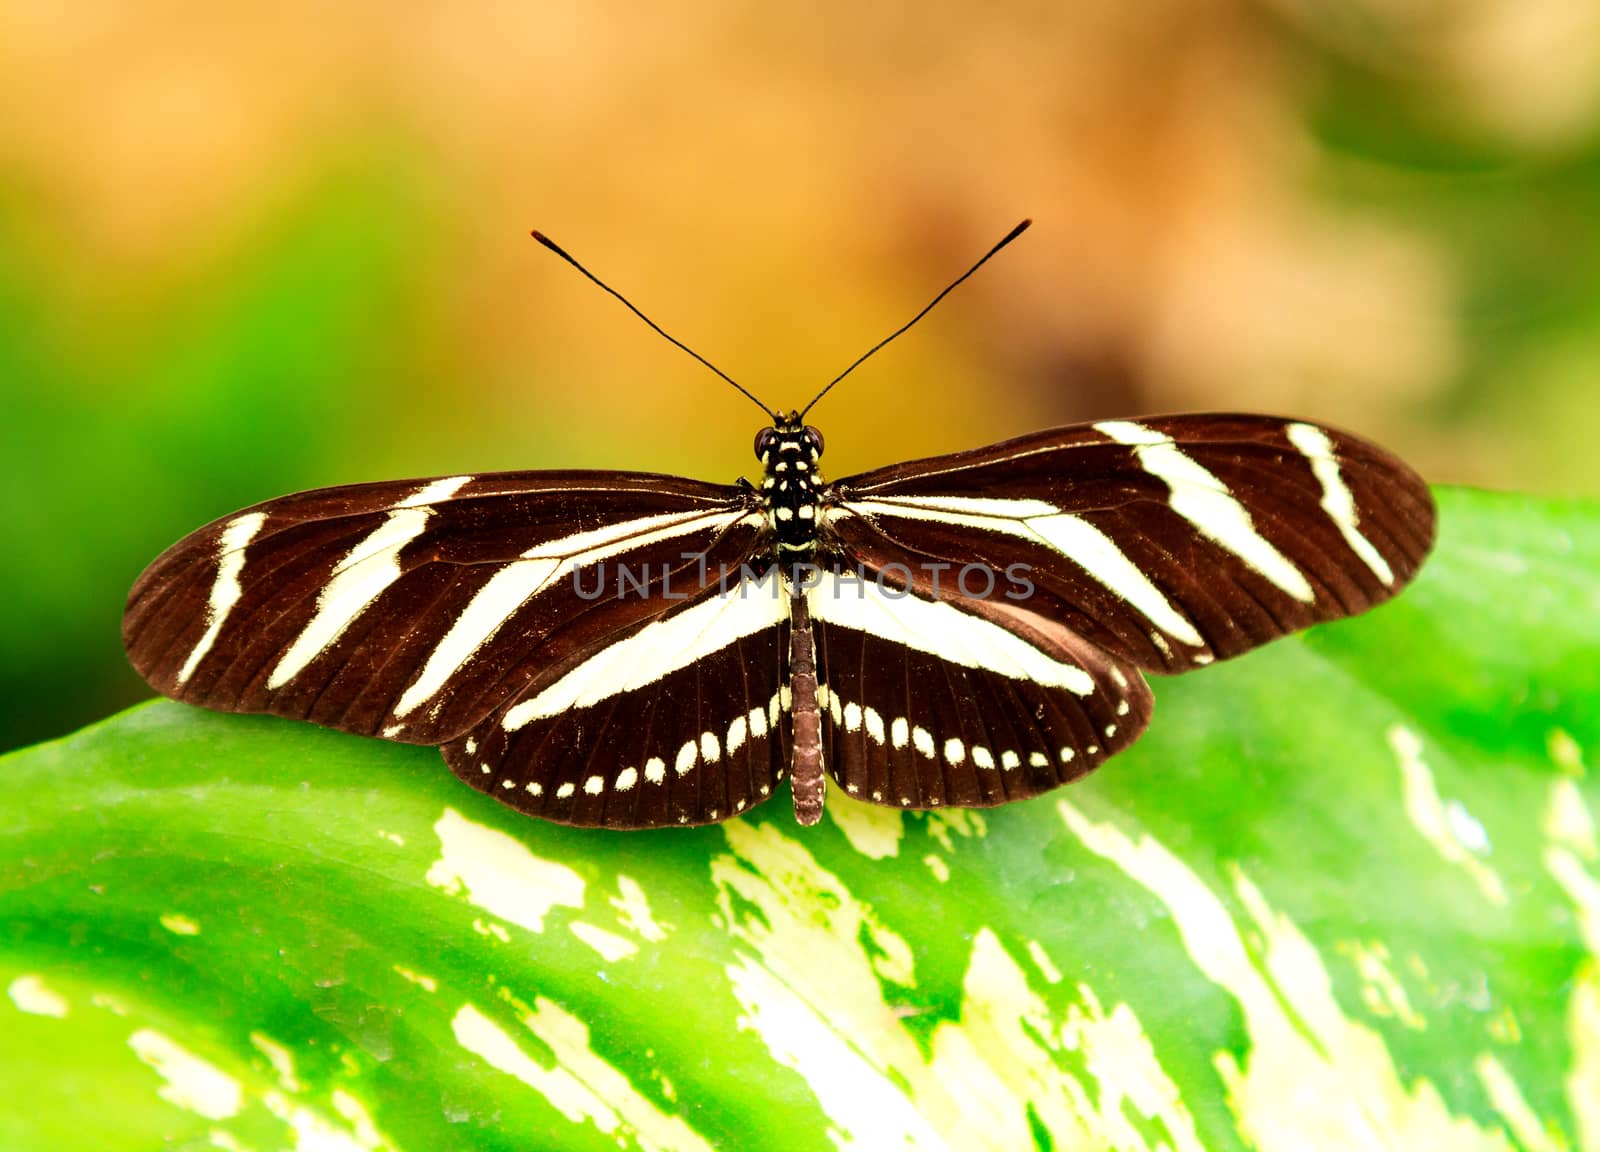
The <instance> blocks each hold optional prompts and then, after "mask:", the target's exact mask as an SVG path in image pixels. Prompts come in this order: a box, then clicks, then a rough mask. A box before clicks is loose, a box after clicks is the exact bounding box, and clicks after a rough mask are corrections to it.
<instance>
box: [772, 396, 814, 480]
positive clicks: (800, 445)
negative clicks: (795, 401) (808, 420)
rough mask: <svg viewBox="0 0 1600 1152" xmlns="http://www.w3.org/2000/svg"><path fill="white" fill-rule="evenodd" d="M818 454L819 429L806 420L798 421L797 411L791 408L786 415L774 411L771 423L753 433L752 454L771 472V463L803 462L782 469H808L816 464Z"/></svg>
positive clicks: (802, 470)
mask: <svg viewBox="0 0 1600 1152" xmlns="http://www.w3.org/2000/svg"><path fill="white" fill-rule="evenodd" d="M821 455H822V433H821V432H818V431H817V430H816V429H815V428H813V427H811V425H809V424H802V423H801V421H800V414H799V413H798V412H796V411H794V410H793V409H791V410H790V412H789V414H788V415H787V416H784V415H782V414H780V413H777V412H774V413H773V414H772V425H771V427H768V428H763V429H762V430H761V431H759V432H757V433H756V458H757V459H759V460H760V461H761V463H762V466H763V467H765V468H766V470H767V473H768V474H769V475H770V474H771V473H772V468H773V465H774V464H778V463H786V464H793V463H794V462H796V461H799V462H802V463H804V464H805V467H804V468H798V469H795V468H789V469H784V470H785V471H799V472H809V471H812V470H813V469H814V468H815V467H816V463H817V459H818V458H819V457H820V456H821Z"/></svg>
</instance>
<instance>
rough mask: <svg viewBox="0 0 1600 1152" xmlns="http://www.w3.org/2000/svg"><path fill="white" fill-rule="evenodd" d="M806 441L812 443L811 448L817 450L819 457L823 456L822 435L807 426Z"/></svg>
mask: <svg viewBox="0 0 1600 1152" xmlns="http://www.w3.org/2000/svg"><path fill="white" fill-rule="evenodd" d="M806 439H808V440H810V441H811V446H812V447H813V448H815V449H816V450H817V455H818V456H821V455H822V433H821V432H818V431H817V430H816V429H815V428H813V427H812V426H811V425H809V424H807V425H806Z"/></svg>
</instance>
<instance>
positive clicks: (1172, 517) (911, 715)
mask: <svg viewBox="0 0 1600 1152" xmlns="http://www.w3.org/2000/svg"><path fill="white" fill-rule="evenodd" d="M1027 226H1028V222H1027V221H1024V222H1023V223H1022V224H1020V225H1019V226H1018V227H1017V228H1015V229H1013V231H1012V232H1011V233H1010V234H1009V235H1007V236H1006V238H1005V239H1003V240H1002V241H1001V242H1000V243H999V244H997V245H995V246H994V247H993V248H992V249H990V251H989V252H988V253H987V254H986V255H985V256H984V257H983V258H982V259H980V260H979V261H978V262H977V263H976V264H974V265H973V266H972V267H971V268H969V269H968V270H967V272H966V273H964V274H963V275H962V276H961V277H960V278H958V279H957V280H955V281H954V282H952V283H951V284H950V285H949V286H948V287H947V288H945V290H944V291H943V292H941V293H940V294H939V295H938V296H937V297H935V299H934V301H933V302H932V303H930V304H929V305H928V306H927V308H924V309H923V310H922V311H921V312H919V313H918V314H917V316H916V317H914V318H913V320H912V321H911V322H910V323H908V324H906V325H904V326H902V327H901V328H900V329H898V330H897V331H896V332H895V333H894V334H893V335H891V336H890V337H888V338H887V339H886V340H884V341H881V342H880V343H879V344H878V345H875V346H874V347H873V348H872V349H870V350H869V351H868V352H867V353H866V354H865V355H863V356H862V357H860V358H859V359H858V360H857V361H856V362H855V363H854V364H852V365H851V366H850V368H847V369H846V370H845V372H843V373H841V374H840V375H839V376H838V377H835V379H834V380H833V381H832V382H831V383H830V384H829V385H828V386H827V387H826V388H824V389H823V390H822V392H821V393H819V394H818V396H817V397H816V398H815V399H813V400H812V402H811V404H808V405H807V406H806V409H803V410H798V411H795V410H791V411H789V412H787V413H783V412H779V411H776V410H773V409H770V408H768V407H767V406H766V405H762V408H763V411H764V412H765V413H767V416H768V421H767V424H766V426H765V427H763V428H762V429H761V430H760V432H759V433H758V434H757V436H756V438H755V445H754V447H755V454H756V457H757V458H758V459H759V460H760V461H761V465H762V476H761V479H760V481H759V483H752V482H749V481H746V480H742V479H741V480H740V481H739V482H738V483H736V484H711V483H704V482H700V481H696V480H690V479H684V478H680V477H675V476H662V475H654V474H648V473H639V472H610V471H536V472H506V473H495V474H488V475H457V476H446V477H438V478H431V479H421V480H403V481H385V482H380V483H369V484H355V485H348V486H344V487H337V488H324V489H318V490H315V491H310V492H302V493H298V494H295V495H291V496H285V497H282V498H280V499H277V500H269V501H267V502H266V503H262V504H257V505H255V506H254V507H251V508H246V509H244V510H243V511H240V512H236V513H234V514H233V515H231V516H227V517H224V518H223V519H221V520H218V521H216V522H215V523H213V524H210V525H208V526H206V527H204V528H201V529H199V530H198V531H196V532H193V533H191V534H190V535H188V536H186V537H185V538H184V539H182V540H181V541H179V542H178V543H177V544H175V545H174V546H173V547H171V548H170V549H168V550H167V551H166V552H165V553H163V554H162V555H161V556H160V557H159V558H158V559H156V560H155V562H154V563H152V564H151V565H150V567H149V568H148V569H146V571H145V572H144V574H143V575H141V576H140V577H139V579H138V581H137V582H136V583H135V585H134V586H133V589H132V591H131V592H130V594H129V597H128V604H127V611H126V615H125V617H124V621H123V638H124V643H125V646H126V648H127V652H128V655H129V658H130V660H131V661H132V663H133V665H134V667H135V668H136V669H137V670H138V671H139V673H140V674H141V675H142V676H143V677H144V678H145V679H146V680H147V681H148V682H149V683H150V685H151V686H152V687H154V688H155V689H156V690H158V691H160V692H162V693H164V694H165V695H168V696H171V697H174V698H176V699H179V700H184V701H188V702H190V703H193V704H198V705H201V706H204V707H207V708H214V709H220V710H223V711H229V712H266V713H272V714H275V715H279V716H287V717H292V718H294V719H298V720H307V721H310V722H312V723H316V724H322V725H326V726H328V727H332V728H338V729H342V730H344V731H348V732H355V733H359V734H361V735H365V736H374V737H380V738H383V739H388V740H396V741H401V742H405V743H412V744H432V745H438V746H440V747H441V749H442V751H443V754H444V758H445V761H446V762H447V763H448V764H449V765H450V767H451V769H452V770H454V772H455V773H456V774H457V775H458V776H459V777H460V778H461V779H463V780H464V781H466V782H467V783H469V784H471V785H472V786H473V787H475V788H478V789H479V790H481V791H483V792H486V793H488V794H489V795H491V796H493V797H495V798H496V799H498V800H500V801H501V802H503V803H505V804H507V805H510V806H511V807H513V808H516V809H518V810H519V811H522V812H525V813H527V814H529V815H532V816H537V817H542V818H544V819H547V820H553V821H556V822H559V823H563V824H570V825H579V826H589V827H608V828H621V829H641V828H657V827H669V826H680V825H688V826H695V825H703V824H708V823H715V822H717V821H721V820H726V819H729V818H731V817H734V816H737V815H739V814H741V813H743V812H746V811H748V810H749V809H750V808H752V807H754V806H755V805H757V804H759V803H761V802H762V801H763V800H766V799H767V798H769V797H770V796H771V795H773V793H774V792H776V791H778V790H779V789H780V786H781V785H782V783H783V781H784V780H785V778H786V777H787V778H788V779H789V784H790V789H791V792H792V796H793V801H794V810H795V815H796V818H797V819H798V820H799V821H800V822H801V823H802V824H814V823H816V822H817V821H818V820H819V819H820V818H821V814H822V811H823V803H824V796H825V790H826V788H827V783H826V782H827V781H828V780H830V779H831V781H832V782H833V784H834V785H835V786H837V787H840V788H842V789H843V790H844V791H845V792H846V793H847V794H848V795H850V796H852V797H854V798H855V799H858V800H862V801H866V802H870V803H874V804H881V805H887V806H891V807H896V808H902V809H911V810H926V809H936V808H942V807H988V806H992V805H997V804H1003V803H1008V802H1010V801H1015V800H1022V799H1025V798H1028V797H1031V796H1037V795H1039V794H1041V793H1043V792H1046V791H1049V790H1051V789H1053V788H1056V787H1058V786H1060V785H1062V784H1065V783H1067V782H1068V781H1071V780H1073V779H1076V778H1078V777H1080V776H1083V775H1084V774H1085V773H1087V772H1090V771H1092V770H1093V769H1094V768H1096V767H1098V766H1099V765H1100V764H1102V763H1103V762H1104V761H1105V760H1107V759H1108V758H1110V757H1111V756H1113V755H1115V754H1116V753H1117V752H1119V751H1121V750H1122V749H1124V748H1127V747H1128V746H1129V745H1130V744H1132V743H1133V742H1134V741H1135V740H1137V739H1138V737H1139V736H1140V734H1141V733H1142V732H1143V731H1144V730H1145V727H1146V726H1147V725H1148V724H1149V722H1150V719H1151V710H1152V697H1151V693H1150V689H1149V686H1148V684H1147V682H1146V680H1145V675H1146V674H1147V673H1158V674H1173V673H1181V672H1186V671H1189V670H1191V669H1194V668H1199V667H1203V666H1205V665H1208V664H1211V663H1213V662H1214V661H1217V660H1225V659H1228V658H1230V657H1233V656H1237V655H1239V654H1241V653H1243V652H1247V651H1249V650H1250V649H1252V648H1255V647H1257V646H1259V645H1261V644H1264V643H1266V642H1267V641H1269V640H1272V639H1275V638H1277V637H1280V636H1284V635H1286V634H1288V633H1291V632H1295V631H1298V630H1300V629H1302V628H1305V627H1308V626H1310V625H1312V624H1316V623H1319V622H1322V621H1327V620H1334V619H1338V618H1341V617H1345V616H1351V615H1354V614H1356V613H1359V612H1363V611H1365V610H1367V609H1368V608H1371V607H1372V606H1374V605H1376V604H1378V603H1380V602H1382V601H1384V600H1387V599H1389V598H1390V597H1392V596H1394V595H1395V594H1396V593H1397V592H1399V591H1400V590H1401V589H1402V588H1403V587H1404V586H1405V585H1406V583H1407V582H1408V581H1409V580H1410V579H1411V578H1412V577H1413V576H1414V575H1415V574H1416V572H1417V570H1418V568H1419V566H1420V565H1421V563H1422V561H1423V559H1424V558H1425V557H1426V555H1427V553H1428V551H1429V549H1430V547H1431V546H1432V542H1433V538H1434V527H1435V514H1434V506H1433V502H1432V498H1431V496H1430V494H1429V491H1428V488H1427V486H1426V484H1425V483H1424V482H1423V481H1422V479H1421V478H1420V477H1419V476H1418V475H1417V474H1416V473H1415V472H1413V471H1412V470H1411V469H1410V468H1409V467H1407V466H1406V465H1405V464H1404V463H1402V462H1401V461H1400V460H1399V459H1397V458H1396V457H1395V456H1393V455H1391V454H1390V453H1388V452H1386V451H1384V450H1383V449H1381V448H1379V447H1377V446H1375V445H1373V444H1371V443H1368V442H1367V441H1365V440H1362V439H1360V438H1358V437H1356V436H1353V435H1351V434H1349V433H1346V432H1341V431H1337V430H1335V429H1332V428H1329V427H1326V426H1323V425H1320V424H1315V423H1310V422H1308V421H1303V420H1294V419H1288V418H1281V417H1275V416H1264V415H1248V414H1241V415H1229V414H1192V415H1173V416H1161V417H1153V418H1141V419H1127V420H1103V421H1099V422H1095V423H1089V424H1077V425H1071V426H1067V427H1063V428H1055V429H1050V430H1047V431H1042V432H1035V433H1032V434H1029V435H1026V436H1022V437H1019V438H1017V439H1014V440H1009V441H1006V442H1004V443H1000V444H994V445H991V446H989V447H984V448H978V449H974V450H972V451H967V452H958V453H955V454H952V455H944V456H935V457H931V458H928V459H923V460H913V461H910V462H907V463H900V464H893V465H890V466H888V467H885V468H880V469H877V470H874V471H870V472H864V473H861V474H858V475H855V476H849V477H846V478H844V479H841V480H836V481H832V482H829V481H827V480H825V479H824V478H823V475H822V468H821V458H822V455H823V449H824V441H823V436H822V434H821V432H820V431H818V430H817V429H816V428H815V427H813V426H811V425H809V424H807V423H806V422H805V416H806V412H808V411H809V409H810V408H811V407H812V406H814V405H815V404H816V402H817V400H820V399H821V398H822V396H823V395H826V394H827V392H828V391H829V389H831V388H832V387H833V386H834V384H837V383H838V382H839V380H842V379H843V378H844V377H845V376H846V375H848V374H849V373H850V372H851V371H853V370H854V368H855V367H857V366H858V365H859V364H860V363H861V362H862V361H863V360H865V359H866V358H867V356H870V355H871V354H872V353H873V352H875V351H877V349H878V348H881V347H882V346H883V345H884V344H886V343H888V341H889V340H892V339H894V338H895V336H898V335H899V334H900V333H901V332H904V331H905V330H906V328H909V327H910V326H911V324H912V323H915V322H916V320H917V319H920V318H921V317H922V316H923V315H925V314H926V313H927V311H928V310H929V309H931V308H932V307H933V305H934V304H937V303H938V302H939V300H941V299H943V297H944V296H945V295H946V294H948V293H949V292H950V291H951V290H952V289H954V288H955V287H956V285H958V284H960V283H961V282H962V281H964V280H965V279H966V278H967V277H968V276H970V275H972V273H973V272H975V271H976V270H977V269H978V268H979V267H981V266H982V265H983V263H984V262H985V261H987V260H988V259H989V258H990V257H992V256H993V255H994V254H995V253H996V252H998V251H999V250H1000V249H1001V248H1002V247H1004V246H1005V245H1006V244H1007V243H1009V242H1010V241H1011V240H1012V239H1014V238H1015V237H1016V236H1017V235H1019V234H1020V233H1021V232H1022V230H1023V229H1025V228H1026V227H1027ZM535 236H536V238H538V239H539V240H540V242H541V243H543V244H545V246H546V247H548V248H550V249H551V250H552V251H554V252H555V253H556V254H558V255H560V256H562V257H563V258H564V259H566V260H568V261H569V262H570V263H572V264H573V265H574V266H576V267H577V268H578V269H579V271H581V272H583V274H584V275H586V276H588V277H589V278H590V279H591V280H593V281H594V282H595V283H597V284H599V285H600V286H601V287H602V288H604V289H605V290H606V291H607V292H610V293H611V294H612V295H613V296H616V297H617V299H619V300H621V301H622V302H623V303H624V304H625V305H627V307H629V308H630V309H632V310H633V311H634V313H635V314H636V315H638V316H639V317H640V318H641V319H644V320H645V322H646V323H647V324H649V325H650V326H651V327H652V328H653V329H655V330H656V331H657V332H658V333H660V334H661V335H663V336H665V337H666V338H667V339H668V340H670V341H672V343H674V344H676V345H678V347H680V348H684V350H685V351H688V352H689V354H690V355H692V356H694V357H695V358H696V359H698V360H700V361H701V362H702V363H703V364H705V365H706V366H707V367H709V368H711V370H712V371H713V372H716V373H717V374H718V375H719V376H722V377H723V379H725V380H728V382H729V383H731V384H733V385H734V387H735V388H738V389H739V390H740V391H741V392H744V394H745V395H746V396H749V397H750V398H751V399H752V400H755V399H756V398H755V397H754V395H752V394H751V393H749V392H748V391H746V390H745V389H744V388H743V387H742V386H740V385H738V384H737V383H735V382H734V381H732V380H731V379H730V378H729V377H727V376H725V375H724V374H723V373H722V372H721V371H720V370H719V369H717V368H716V367H715V366H714V365H711V364H710V362H709V361H706V360H705V359H704V358H703V357H700V356H699V355H698V354H697V353H695V352H693V351H692V350H691V349H688V348H687V347H686V346H684V345H682V344H681V343H679V342H678V341H677V340H675V339H673V338H672V337H671V336H668V335H667V334H666V333H665V332H662V331H661V329H660V328H658V327H657V326H656V325H655V324H654V323H653V322H652V321H650V320H649V318H648V317H645V316H644V314H643V313H642V312H639V310H638V309H637V308H634V307H633V305H632V304H631V303H629V302H628V301H627V299H626V298H625V297H623V296H621V294H620V293H617V292H616V291H615V290H614V289H612V288H610V287H609V286H608V285H606V284H604V283H603V282H602V281H600V280H599V279H598V278H597V277H595V276H594V275H593V274H592V273H590V272H589V271H588V270H587V269H585V268H583V266H582V265H580V264H578V262H577V261H576V260H574V259H573V258H572V257H571V256H569V255H568V254H567V253H566V252H565V251H563V250H562V249H560V248H559V247H558V246H556V245H555V244H554V243H553V242H552V241H549V240H548V239H547V238H545V237H543V236H542V235H540V234H538V233H535ZM756 402H757V403H758V404H759V403H760V401H759V400H756Z"/></svg>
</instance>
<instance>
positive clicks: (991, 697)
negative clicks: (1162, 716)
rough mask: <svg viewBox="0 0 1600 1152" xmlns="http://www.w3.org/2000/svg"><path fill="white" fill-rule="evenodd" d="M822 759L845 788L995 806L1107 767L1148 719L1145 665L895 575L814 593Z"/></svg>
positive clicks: (826, 584)
mask: <svg viewBox="0 0 1600 1152" xmlns="http://www.w3.org/2000/svg"><path fill="white" fill-rule="evenodd" d="M810 605H811V615H812V619H813V621H814V627H815V628H816V634H817V667H818V675H819V684H818V698H819V701H820V702H821V703H822V705H823V710H824V712H825V714H826V717H827V720H826V721H825V723H824V726H823V750H824V762H825V763H826V765H827V767H828V771H829V774H830V775H831V776H832V777H833V778H834V780H835V781H837V782H838V783H839V784H840V785H841V786H842V787H843V788H844V789H845V791H846V792H848V793H849V794H850V795H852V796H854V797H856V798H857V799H860V800H867V801H870V802H873V803H877V804H886V805H892V806H896V807H904V808H917V809H922V808H939V807H946V806H956V807H963V808H986V807H991V806H993V805H996V804H1004V803H1007V802H1009V801H1012V800H1021V799H1025V798H1026V797H1029V796H1036V795H1038V794H1039V793H1041V792H1046V791H1049V790H1050V789H1052V788H1055V787H1058V786H1059V785H1062V784H1065V783H1067V782H1068V781H1070V780H1073V779H1075V778H1077V777H1079V776H1082V775H1083V774H1085V773H1087V772H1089V771H1092V770H1093V769H1094V768H1097V767H1098V766H1099V765H1100V764H1101V763H1102V762H1103V761H1104V760H1105V759H1106V757H1108V756H1110V755H1112V754H1113V753H1115V752H1117V751H1120V750H1121V749H1122V748H1125V747H1127V746H1128V745H1129V744H1131V743H1133V741H1134V740H1136V739H1137V738H1138V737H1139V734H1140V733H1141V732H1143V731H1144V728H1145V725H1146V724H1148V723H1149V720H1150V711H1151V698H1150V689H1149V687H1148V686H1147V685H1146V684H1145V682H1144V678H1143V677H1142V676H1140V675H1139V673H1138V671H1137V669H1135V668H1134V667H1133V666H1132V665H1131V664H1129V663H1127V662H1126V661H1123V660H1120V659H1118V658H1117V657H1115V656H1112V655H1111V654H1109V653H1107V652H1106V651H1105V650H1103V649H1101V648H1099V647H1097V646H1096V645H1094V644H1092V643H1090V642H1089V641H1087V640H1085V639H1084V638H1083V637H1081V636H1079V635H1077V634H1075V633H1074V632H1073V631H1071V630H1070V629H1068V628H1065V627H1063V626H1062V625H1060V624H1058V623H1056V622H1054V621H1051V620H1047V619H1045V618H1043V617H1040V616H1037V615H1035V614H1033V613H1032V612H1029V611H1028V610H1026V609H1024V608H1019V607H1016V606H1013V605H1006V604H1000V603H994V602H983V601H976V600H965V601H963V600H940V599H932V598H924V597H921V596H915V595H910V594H907V593H906V591H905V590H904V589H897V588H895V587H894V586H893V580H892V575H891V574H879V573H873V572H869V573H867V574H866V578H865V579H860V578H857V577H855V576H854V575H853V574H845V575H844V576H836V575H831V574H830V575H827V576H825V577H823V579H822V582H821V584H819V585H818V586H817V587H816V588H814V589H813V590H812V591H811V594H810Z"/></svg>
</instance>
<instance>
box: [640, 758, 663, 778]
mask: <svg viewBox="0 0 1600 1152" xmlns="http://www.w3.org/2000/svg"><path fill="white" fill-rule="evenodd" d="M644 778H645V779H646V780H648V781H650V783H652V784H659V783H661V782H662V781H663V780H665V779H666V778H667V762H666V761H665V760H663V759H661V757H659V756H652V757H650V759H648V760H646V761H645V764H644Z"/></svg>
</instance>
